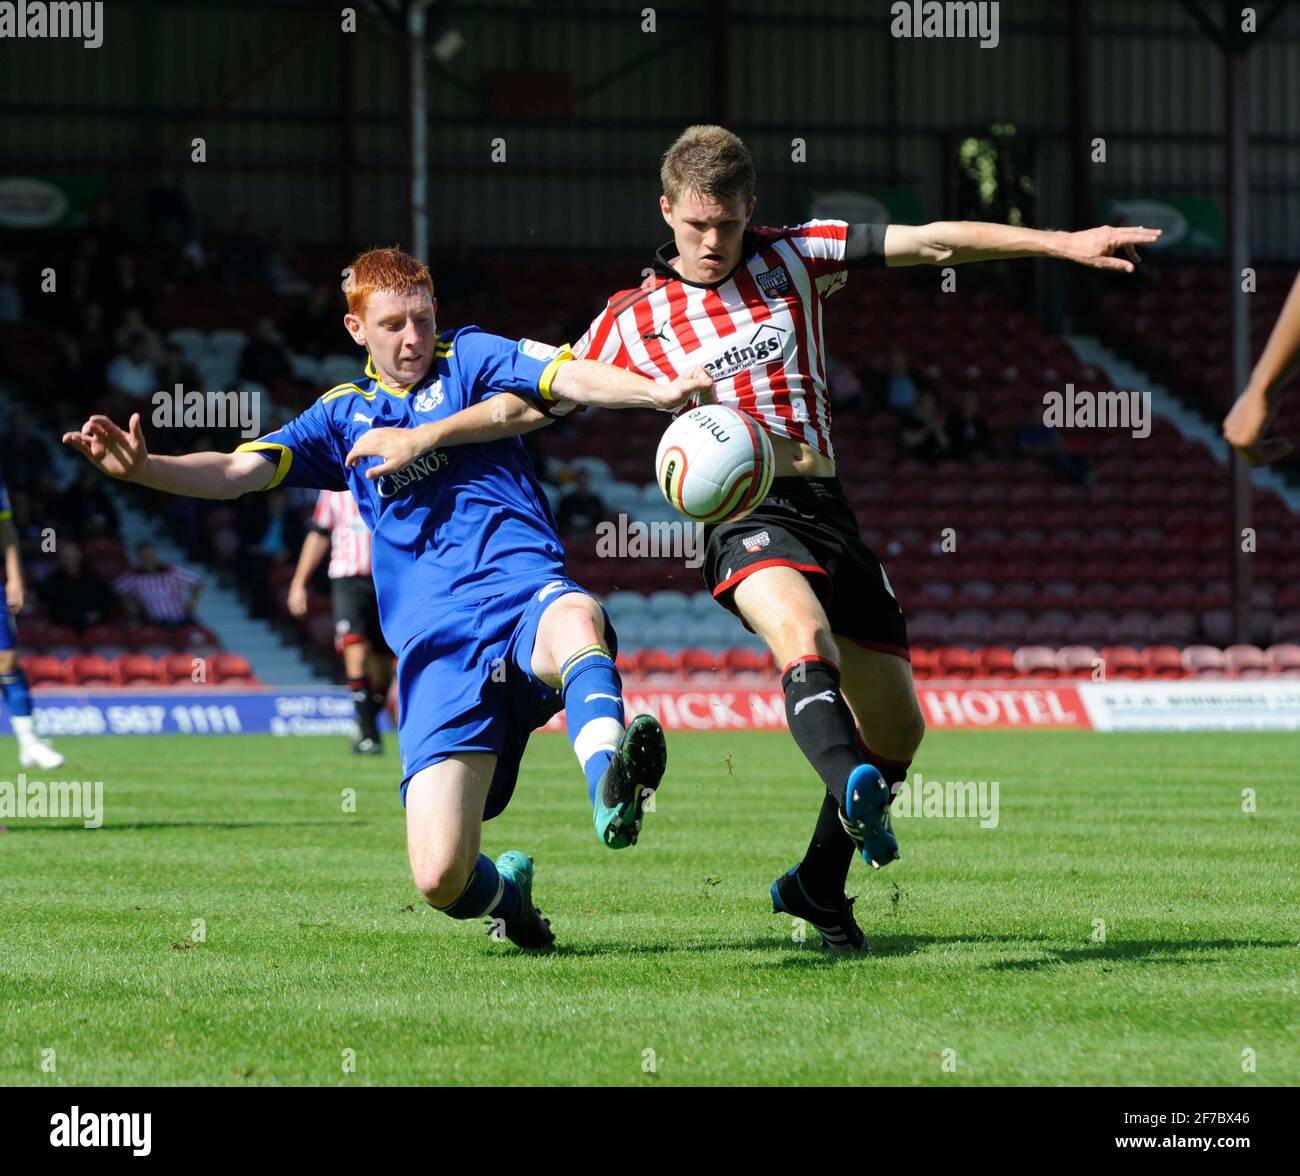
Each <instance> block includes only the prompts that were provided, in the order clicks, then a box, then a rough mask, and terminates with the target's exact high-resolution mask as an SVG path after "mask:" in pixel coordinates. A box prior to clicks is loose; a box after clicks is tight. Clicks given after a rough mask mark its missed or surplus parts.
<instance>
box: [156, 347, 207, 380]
mask: <svg viewBox="0 0 1300 1176" xmlns="http://www.w3.org/2000/svg"><path fill="white" fill-rule="evenodd" d="M158 378H159V384H158V386H159V387H160V388H163V389H165V390H166V391H168V392H170V391H171V390H172V389H173V388H175V387H176V385H177V384H179V385H181V387H182V388H184V389H185V390H186V391H187V392H190V391H193V390H195V389H197V388H198V386H199V373H198V372H196V371H195V370H194V365H193V364H192V363H190V361H189V360H188V359H186V358H185V352H184V351H182V350H181V349H180V348H179V347H177V346H176V344H175V343H168V344H167V348H166V350H165V351H164V352H163V361H162V366H161V368H160V369H159V371H158Z"/></svg>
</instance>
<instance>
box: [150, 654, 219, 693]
mask: <svg viewBox="0 0 1300 1176" xmlns="http://www.w3.org/2000/svg"><path fill="white" fill-rule="evenodd" d="M200 656H201V655H199V654H193V653H169V654H168V655H167V656H166V657H160V658H158V659H157V663H156V664H157V666H158V677H159V680H160V681H162V682H164V683H166V684H167V685H169V686H203V685H206V684H207V681H208V677H207V665H206V663H204V664H202V665H201V666H199V667H196V666H195V664H194V662H195V659H196V658H198V657H200ZM196 668H198V669H202V671H203V672H202V675H201V678H202V680H201V681H197V682H196V681H195V680H194V674H195V670H196Z"/></svg>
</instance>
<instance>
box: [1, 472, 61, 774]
mask: <svg viewBox="0 0 1300 1176" xmlns="http://www.w3.org/2000/svg"><path fill="white" fill-rule="evenodd" d="M0 548H3V549H4V577H5V609H4V617H3V619H0V690H3V691H4V699H5V706H6V707H8V708H9V725H10V726H11V727H13V729H14V736H15V737H16V738H17V740H18V763H19V764H20V765H21V766H22V767H24V768H44V769H45V770H47V771H48V770H49V769H50V768H57V767H60V766H61V765H62V763H63V756H61V755H60V754H59V753H58V752H57V751H55V750H54V748H52V747H51V746H50V745H49V744H48V743H46V742H44V741H43V740H42V739H41V738H40V737H39V736H37V734H36V728H35V725H34V720H33V719H32V695H31V691H30V690H29V689H28V687H27V675H26V674H25V673H24V672H23V668H22V666H20V665H19V664H18V651H17V650H16V649H15V648H14V621H13V618H14V617H15V616H17V615H18V614H19V613H20V612H22V608H23V566H22V559H21V556H20V555H19V551H18V532H17V530H15V528H14V520H13V509H12V507H10V505H9V492H8V491H7V490H6V489H5V481H4V475H3V474H2V473H0Z"/></svg>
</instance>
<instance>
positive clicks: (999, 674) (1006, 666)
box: [976, 645, 1017, 678]
mask: <svg viewBox="0 0 1300 1176" xmlns="http://www.w3.org/2000/svg"><path fill="white" fill-rule="evenodd" d="M976 660H977V661H978V663H979V677H981V678H1014V677H1016V676H1017V670H1016V657H1015V654H1014V653H1013V652H1012V651H1011V650H1010V649H1005V648H1003V647H1002V646H997V645H995V646H989V647H988V648H985V649H981V650H979V651H978V653H977V654H976Z"/></svg>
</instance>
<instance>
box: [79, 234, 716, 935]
mask: <svg viewBox="0 0 1300 1176" xmlns="http://www.w3.org/2000/svg"><path fill="white" fill-rule="evenodd" d="M344 273H345V280H344V284H343V290H344V293H345V294H346V296H347V299H348V314H347V315H346V316H345V318H344V325H345V326H346V327H347V329H348V332H349V333H350V334H351V336H352V338H353V340H354V341H355V342H356V343H358V344H359V345H361V346H362V347H364V348H366V350H367V351H368V353H369V359H368V362H367V364H366V369H365V375H364V376H361V377H359V378H358V379H357V380H356V381H355V382H354V383H349V384H342V385H339V386H338V387H336V388H333V389H331V390H330V391H329V392H327V393H325V395H324V396H322V397H321V398H320V399H319V400H318V401H317V402H316V403H315V404H313V405H312V406H311V407H310V408H309V409H307V410H306V411H305V412H303V413H302V414H301V415H300V416H298V417H296V418H295V419H293V420H291V421H290V422H289V423H288V424H286V425H285V426H284V427H283V428H281V429H278V430H276V431H275V432H273V433H269V434H267V435H266V436H264V437H262V438H260V439H259V440H257V441H252V442H248V443H247V444H244V445H241V446H239V448H238V449H237V450H236V451H235V452H234V453H213V452H209V453H194V454H188V455H186V456H183V457H167V456H161V455H154V454H150V453H148V451H147V449H146V446H145V442H144V436H143V433H142V430H141V426H140V418H139V416H138V415H136V416H133V417H132V418H131V421H130V425H129V430H123V429H122V428H120V427H119V426H117V425H115V424H114V423H113V422H112V421H110V420H109V419H108V418H106V417H102V416H93V417H91V418H90V419H89V420H88V421H86V423H85V424H84V425H83V426H82V427H81V430H80V431H79V432H75V433H67V434H65V435H64V438H63V440H64V442H65V443H66V444H68V445H70V446H72V447H73V448H76V449H77V450H79V451H80V452H81V453H83V454H84V455H85V456H86V457H87V458H89V459H90V461H92V462H93V463H94V464H95V465H96V466H97V467H98V468H99V469H100V470H102V471H103V472H104V473H106V474H109V475H110V476H113V477H116V478H122V479H125V480H127V481H132V482H137V483H139V484H141V485H145V486H150V487H152V488H154V489H158V490H165V491H168V492H170V493H173V494H187V495H192V496H195V497H203V498H234V497H237V496H238V495H240V494H244V493H246V492H248V491H253V490H269V489H271V488H273V487H276V486H305V487H311V488H313V489H328V490H344V489H348V490H351V491H352V494H353V496H354V497H355V498H356V501H357V505H358V507H359V509H360V510H361V513H362V516H363V517H364V518H365V520H366V523H367V525H368V526H369V527H370V528H371V530H372V532H373V533H374V561H373V569H374V579H375V587H376V590H377V593H378V597H379V611H380V620H381V624H382V627H383V630H384V635H385V637H386V639H387V641H388V644H389V645H390V646H391V647H392V648H393V649H394V650H397V651H398V668H397V677H398V696H399V718H398V743H399V746H400V749H401V754H402V769H403V780H402V799H403V802H404V803H405V805H406V825H407V848H408V853H409V856H410V862H411V871H412V874H413V876H414V879H415V884H416V886H417V887H418V888H419V890H420V892H421V893H422V894H423V895H424V898H425V900H426V901H427V902H428V903H429V904H430V905H431V906H434V907H436V908H437V909H439V910H442V911H445V912H446V913H447V914H448V915H450V916H451V917H452V918H455V919H471V918H478V917H480V916H484V915H486V916H490V917H491V918H492V920H493V925H494V927H499V928H500V929H501V931H502V932H504V934H505V936H506V937H508V938H509V939H510V940H511V941H512V942H514V943H515V944H517V945H519V946H520V947H524V948H544V947H547V946H549V945H550V944H551V942H553V939H554V936H553V934H552V933H551V930H550V926H549V923H548V922H547V921H546V920H544V919H542V918H541V915H540V912H538V911H537V910H536V908H535V907H534V906H533V901H532V886H533V863H532V860H531V859H530V858H528V857H526V856H525V855H523V854H522V853H518V852H516V851H509V852H507V853H504V854H502V855H501V856H500V857H499V858H497V860H496V861H495V862H493V861H492V860H491V859H490V858H488V857H487V856H485V855H484V854H482V853H480V852H479V845H480V835H481V825H482V822H483V821H485V820H490V819H491V818H492V817H494V816H496V815H497V814H498V813H500V812H501V811H502V809H504V808H505V806H506V804H507V802H508V801H509V799H510V796H511V793H512V792H513V791H514V787H515V782H516V778H517V775H518V771H519V764H520V760H521V758H522V756H523V753H524V748H525V745H526V744H527V741H528V736H529V733H530V732H531V731H532V730H533V729H534V728H536V727H538V726H540V725H541V724H543V723H544V722H546V720H547V719H548V718H550V717H551V716H552V715H553V714H555V713H556V712H557V711H559V710H560V709H561V708H563V710H564V712H565V718H566V721H567V724H568V732H569V739H570V741H571V742H572V744H573V749H574V751H575V753H576V755H577V757H578V760H579V762H580V763H581V764H582V768H583V772H584V774H585V776H586V779H587V786H588V796H589V799H590V800H591V803H592V809H593V816H594V820H595V825H596V831H597V833H598V835H599V836H600V837H601V840H602V841H603V842H604V843H605V844H606V845H608V846H610V847H611V848H614V849H620V848H624V847H626V846H629V845H632V844H634V843H635V842H636V839H637V834H638V832H639V830H640V825H641V816H642V811H643V807H644V803H645V801H646V800H647V799H648V798H649V796H650V794H651V793H652V792H653V790H654V789H655V788H656V787H657V786H658V784H659V781H660V778H661V776H662V774H663V770H664V766H665V762H666V751H665V747H664V738H663V732H662V730H661V729H660V727H659V724H658V722H656V720H655V719H654V718H652V717H651V716H649V715H640V716H638V717H637V718H635V719H634V720H633V721H632V723H631V724H630V725H628V726H627V727H626V728H624V722H623V701H622V685H621V682H620V679H619V675H618V672H617V670H616V669H615V665H614V656H615V654H616V652H617V639H616V636H615V634H614V631H613V627H612V626H611V625H610V622H609V617H608V616H607V615H606V614H605V611H604V609H603V608H602V607H601V606H600V604H599V603H598V602H597V601H596V600H595V599H594V598H593V597H592V596H591V595H589V594H588V593H587V592H586V591H585V590H584V589H583V588H582V587H580V586H579V585H578V584H576V583H575V582H574V581H573V580H571V579H570V578H569V577H568V575H567V573H566V571H565V568H564V552H563V548H562V547H561V545H560V541H559V539H558V538H557V536H556V530H555V521H554V518H553V517H552V514H551V510H550V506H549V504H548V503H547V500H546V496H545V494H544V492H543V490H542V488H541V486H540V484H539V483H538V481H537V479H536V476H535V475H534V472H533V469H532V463H531V462H530V460H529V459H528V456H527V455H526V453H525V452H524V449H523V445H522V443H521V442H520V440H519V438H518V434H520V433H522V432H525V431H527V430H528V429H529V428H532V427H535V425H534V424H533V422H534V421H535V419H536V413H535V411H533V410H530V405H537V406H542V407H543V409H544V411H547V412H548V413H553V412H557V411H562V410H563V408H566V407H572V406H574V405H579V404H587V403H600V404H602V405H607V406H610V407H645V408H659V409H673V408H677V407H679V406H681V405H682V404H684V403H685V402H686V401H687V400H688V399H689V398H690V397H691V396H692V395H693V394H695V393H696V392H702V391H705V390H707V389H708V388H709V387H710V386H711V383H712V382H711V380H710V379H709V377H708V375H707V374H706V373H704V372H703V371H702V370H701V369H696V370H694V371H692V372H690V373H688V374H687V375H684V376H682V377H681V378H680V379H678V380H677V381H674V382H673V383H672V384H655V383H654V382H652V381H650V380H647V379H645V378H643V377H641V376H639V375H636V374H634V373H630V372H625V371H623V370H621V369H619V368H615V367H612V366H609V365H606V364H601V363H594V362H588V361H584V360H575V359H573V357H572V355H571V353H569V352H568V351H567V350H564V351H557V350H556V349H555V348H551V347H547V346H545V345H543V344H540V343H535V342H533V341H531V340H520V341H518V342H515V341H513V340H507V339H502V338H499V337H497V336H493V335H488V334H485V333H484V332H482V331H480V330H479V329H478V328H477V327H463V328H461V329H460V330H456V331H450V332H446V333H444V334H441V335H439V334H438V332H437V328H436V325H435V314H436V310H437V303H436V301H435V300H434V298H433V283H432V279H431V278H430V275H429V271H428V270H427V268H425V266H424V265H423V263H421V262H418V261H416V260H415V259H414V258H411V257H410V256H408V255H407V254H404V253H402V252H401V251H399V250H396V249H376V250H371V251H369V252H368V253H364V254H362V255H361V256H360V257H358V258H357V259H356V261H355V262H353V264H352V266H351V267H349V269H348V270H346V271H344ZM462 410H468V411H462ZM453 415H455V418H456V419H455V420H454V421H452V422H450V423H449V424H448V418H449V417H451V416H453ZM444 446H445V448H444ZM376 459H379V460H376Z"/></svg>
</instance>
